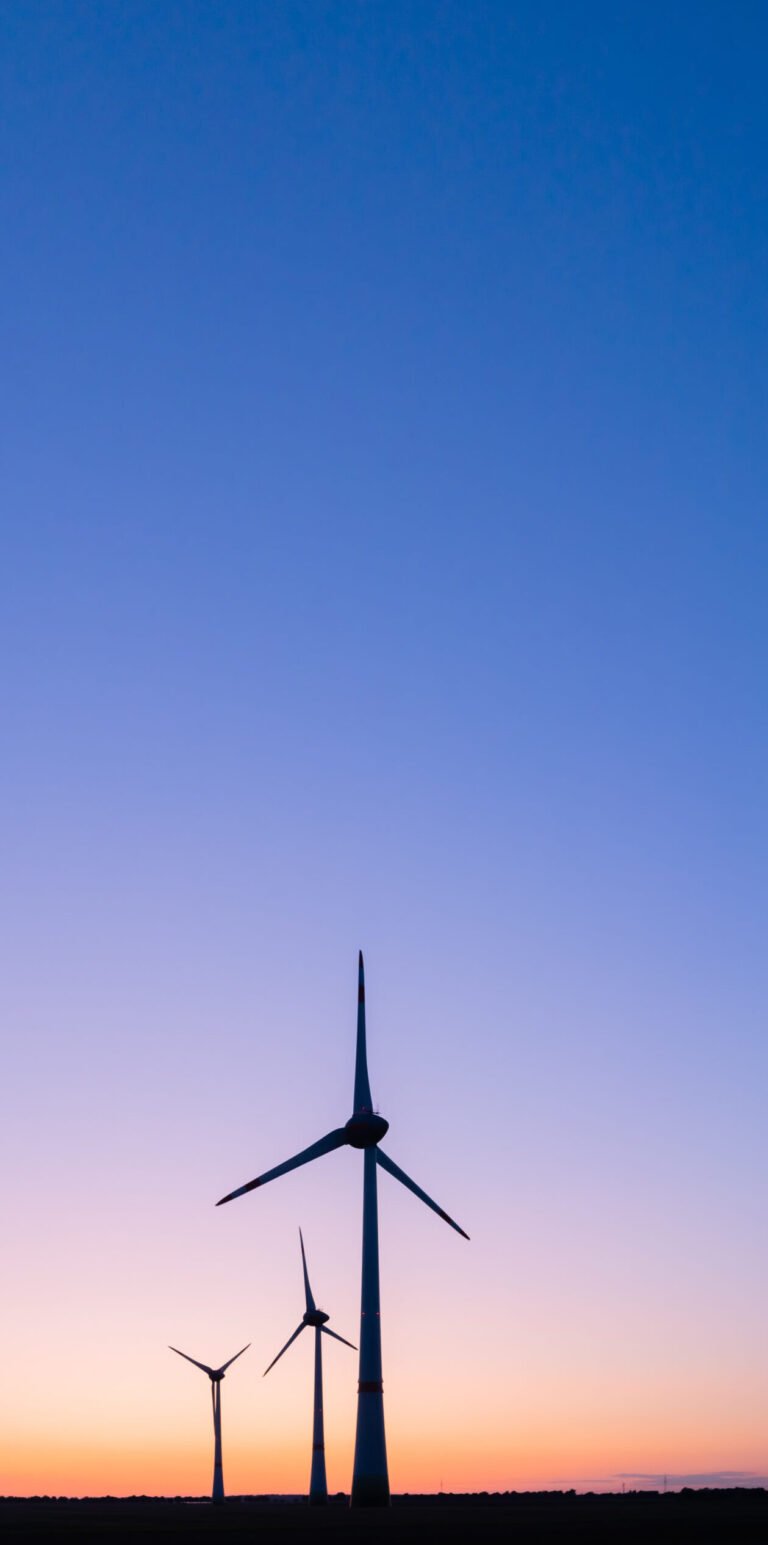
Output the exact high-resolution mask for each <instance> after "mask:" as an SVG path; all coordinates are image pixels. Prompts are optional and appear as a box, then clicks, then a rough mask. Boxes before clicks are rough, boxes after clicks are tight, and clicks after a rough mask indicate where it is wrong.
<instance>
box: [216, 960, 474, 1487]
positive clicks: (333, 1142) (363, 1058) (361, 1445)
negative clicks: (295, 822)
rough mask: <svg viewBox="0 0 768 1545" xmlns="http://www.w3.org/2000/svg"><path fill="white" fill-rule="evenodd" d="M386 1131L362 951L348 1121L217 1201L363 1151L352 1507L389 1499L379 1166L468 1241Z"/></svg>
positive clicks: (219, 1205) (227, 1200) (387, 1124)
mask: <svg viewBox="0 0 768 1545" xmlns="http://www.w3.org/2000/svg"><path fill="white" fill-rule="evenodd" d="M388 1130H389V1122H388V1121H385V1120H384V1117H383V1116H380V1115H379V1114H378V1112H375V1111H374V1109H373V1102H372V1100H371V1086H370V1083H369V1081H368V1059H367V1054H366V1044H365V976H364V971H363V952H362V950H361V951H360V959H359V973H358V992H357V1049H356V1054H355V1090H354V1102H353V1111H352V1115H351V1116H350V1118H349V1120H348V1121H347V1123H346V1125H345V1126H343V1127H336V1128H335V1130H334V1131H333V1132H329V1133H328V1135H327V1137H321V1139H320V1141H319V1142H318V1143H312V1145H311V1146H310V1147H309V1148H304V1149H302V1151H301V1153H297V1154H296V1155H295V1156H294V1158H292V1159H287V1160H286V1162H285V1164H278V1165H277V1166H276V1167H275V1168H274V1169H270V1170H267V1171H266V1173H265V1174H263V1175H259V1176H257V1178H256V1179H255V1180H249V1182H248V1184H247V1185H245V1186H239V1187H238V1189H237V1190H236V1191H230V1193H229V1195H228V1196H223V1197H222V1198H221V1201H219V1202H217V1203H216V1206H217V1207H221V1206H222V1204H223V1203H224V1202H231V1201H232V1200H233V1198H234V1197H236V1196H244V1195H245V1192H246V1191H253V1190H254V1189H255V1188H256V1186H264V1185H266V1184H267V1182H268V1181H269V1180H277V1178H278V1176H279V1175H286V1174H287V1173H288V1171H289V1170H292V1169H298V1167H299V1165H300V1164H309V1163H311V1161H312V1160H313V1159H319V1158H321V1157H322V1155H323V1154H325V1153H332V1152H333V1150H334V1148H343V1147H345V1146H346V1145H349V1146H350V1147H352V1148H361V1149H362V1150H363V1272H362V1291H361V1305H360V1368H359V1379H358V1386H357V1431H356V1434H355V1460H354V1467H353V1474H352V1497H351V1501H352V1506H353V1507H386V1506H387V1504H388V1502H389V1475H388V1471H387V1443H386V1437H385V1433H384V1395H383V1384H382V1377H381V1319H380V1304H379V1221H378V1200H377V1190H376V1177H377V1172H378V1169H379V1167H381V1169H385V1170H387V1171H388V1173H389V1174H390V1175H394V1177H395V1180H399V1181H400V1184H401V1185H404V1186H406V1187H407V1189H408V1190H409V1191H413V1193H414V1196H418V1197H419V1198H420V1200H421V1201H422V1202H425V1203H426V1205H427V1207H431V1208H432V1211H433V1212H436V1213H437V1215H438V1217H440V1218H442V1219H443V1221H444V1222H445V1223H449V1224H450V1226H451V1228H454V1229H455V1230H456V1232H457V1234H461V1235H462V1236H463V1237H464V1239H469V1235H468V1234H465V1233H464V1230H463V1228H459V1225H458V1223H454V1220H453V1218H449V1216H448V1214H447V1212H443V1209H442V1207H438V1205H437V1203H436V1202H433V1201H432V1198H431V1197H430V1196H427V1193H426V1191H422V1189H421V1186H417V1185H416V1182H415V1181H414V1180H411V1178H410V1176H408V1175H406V1173H405V1171H404V1170H401V1169H400V1168H399V1166H398V1165H397V1164H395V1163H394V1161H393V1160H392V1159H390V1157H389V1154H387V1153H384V1151H383V1149H382V1148H380V1147H379V1144H380V1142H381V1140H382V1138H383V1137H384V1136H385V1134H386V1133H387V1132H388Z"/></svg>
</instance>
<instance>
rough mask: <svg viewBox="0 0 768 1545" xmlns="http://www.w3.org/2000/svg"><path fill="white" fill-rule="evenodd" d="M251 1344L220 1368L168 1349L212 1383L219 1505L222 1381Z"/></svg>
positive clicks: (216, 1498)
mask: <svg viewBox="0 0 768 1545" xmlns="http://www.w3.org/2000/svg"><path fill="white" fill-rule="evenodd" d="M250 1344H251V1343H250V1341H249V1342H248V1345H247V1346H244V1347H241V1348H240V1351H239V1352H235V1355H234V1357H230V1359H229V1362H228V1363H222V1365H221V1367H220V1368H209V1367H208V1364H207V1363H199V1362H198V1361H197V1358H196V1357H190V1356H189V1355H188V1353H187V1352H180V1351H179V1349H178V1347H169V1348H168V1350H169V1351H170V1352H175V1353H176V1356H177V1357H184V1358H186V1360H187V1362H188V1363H194V1365H195V1367H196V1368H202V1370H203V1373H207V1375H208V1377H209V1379H210V1381H211V1401H212V1404H213V1493H212V1497H211V1500H212V1501H213V1502H217V1503H218V1502H223V1501H224V1472H223V1469H222V1463H221V1381H222V1379H223V1377H224V1375H225V1373H226V1371H227V1369H228V1368H231V1367H232V1364H233V1363H236V1362H237V1359H238V1357H242V1355H243V1352H247V1351H248V1347H249V1346H250Z"/></svg>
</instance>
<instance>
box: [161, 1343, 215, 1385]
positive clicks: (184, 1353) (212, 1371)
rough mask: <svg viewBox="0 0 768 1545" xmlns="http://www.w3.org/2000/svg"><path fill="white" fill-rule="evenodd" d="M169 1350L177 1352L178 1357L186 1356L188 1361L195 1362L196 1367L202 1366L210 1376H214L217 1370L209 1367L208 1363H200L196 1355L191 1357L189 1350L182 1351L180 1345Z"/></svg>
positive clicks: (204, 1371)
mask: <svg viewBox="0 0 768 1545" xmlns="http://www.w3.org/2000/svg"><path fill="white" fill-rule="evenodd" d="M168 1351H169V1352H175V1353H176V1356H177V1357H185V1358H186V1359H187V1362H188V1363H194V1365H195V1367H196V1368H202V1370H203V1373H207V1374H208V1377H209V1378H211V1379H212V1378H213V1375H214V1373H215V1371H216V1370H215V1369H214V1368H209V1367H208V1364H207V1363H199V1362H198V1361H197V1358H196V1357H190V1356H189V1355H188V1353H187V1352H180V1351H179V1349H178V1347H169V1348H168Z"/></svg>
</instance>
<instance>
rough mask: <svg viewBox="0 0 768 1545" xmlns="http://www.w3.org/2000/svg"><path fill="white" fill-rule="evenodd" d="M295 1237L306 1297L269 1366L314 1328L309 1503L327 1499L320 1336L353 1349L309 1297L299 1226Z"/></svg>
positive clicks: (305, 1259)
mask: <svg viewBox="0 0 768 1545" xmlns="http://www.w3.org/2000/svg"><path fill="white" fill-rule="evenodd" d="M299 1240H300V1242H301V1264H302V1266H303V1268H304V1296H305V1299H306V1305H307V1307H306V1310H305V1312H304V1316H303V1318H302V1321H301V1324H300V1325H299V1326H297V1328H296V1330H295V1331H294V1332H293V1335H292V1336H289V1337H288V1340H287V1341H286V1343H285V1346H284V1347H283V1349H282V1351H280V1352H278V1354H277V1357H273V1359H272V1361H271V1363H270V1365H269V1368H274V1366H275V1363H277V1362H279V1361H280V1358H281V1357H282V1355H283V1352H287V1351H288V1348H289V1346H290V1345H291V1343H292V1342H294V1341H295V1340H296V1337H297V1336H300V1335H301V1332H302V1331H303V1330H306V1329H307V1328H308V1327H309V1326H311V1327H313V1328H314V1332H315V1402H314V1414H313V1419H312V1467H311V1470H310V1474H309V1500H310V1502H312V1503H322V1502H327V1501H328V1483H327V1481H326V1477H325V1433H324V1430H323V1347H322V1342H321V1340H320V1337H321V1336H333V1339H334V1341H342V1342H343V1343H344V1346H345V1347H352V1351H353V1352H355V1351H356V1350H357V1348H356V1347H355V1346H353V1345H352V1342H351V1341H346V1340H345V1339H344V1337H343V1336H339V1335H337V1333H336V1331H335V1330H329V1329H328V1319H329V1316H328V1315H327V1314H324V1313H323V1310H322V1309H318V1307H317V1304H316V1303H315V1300H314V1298H313V1297H312V1289H311V1287H310V1285H309V1272H308V1271H307V1257H306V1255H305V1254H304V1238H303V1235H302V1232H301V1229H299ZM269 1368H265V1369H264V1374H263V1377H264V1378H266V1376H267V1374H268V1373H269Z"/></svg>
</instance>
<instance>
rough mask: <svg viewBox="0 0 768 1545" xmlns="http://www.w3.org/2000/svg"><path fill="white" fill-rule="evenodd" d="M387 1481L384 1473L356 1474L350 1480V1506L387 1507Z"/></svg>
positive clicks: (388, 1499)
mask: <svg viewBox="0 0 768 1545" xmlns="http://www.w3.org/2000/svg"><path fill="white" fill-rule="evenodd" d="M389 1501H390V1498H389V1481H388V1480H387V1477H386V1475H356V1476H355V1477H354V1480H353V1481H352V1495H351V1497H350V1499H349V1505H350V1507H389Z"/></svg>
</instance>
